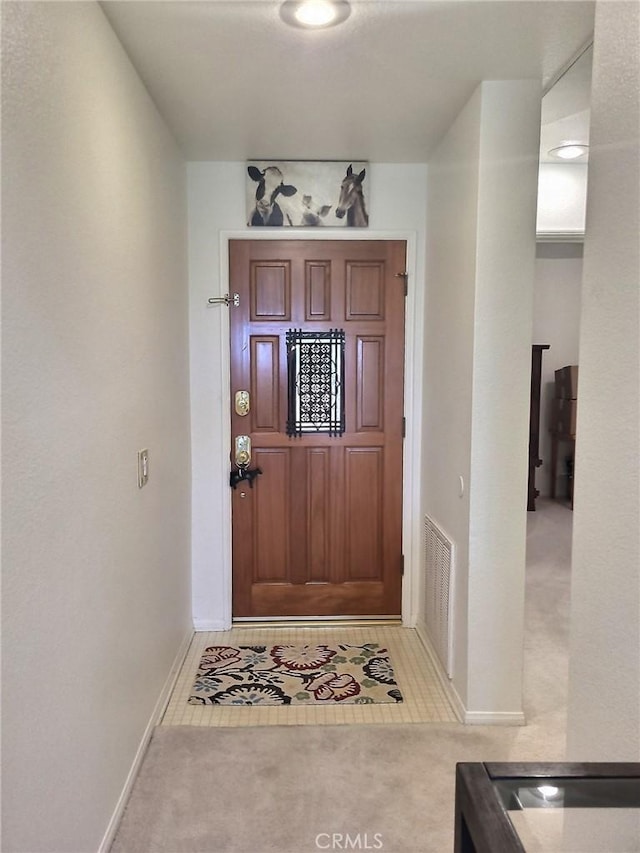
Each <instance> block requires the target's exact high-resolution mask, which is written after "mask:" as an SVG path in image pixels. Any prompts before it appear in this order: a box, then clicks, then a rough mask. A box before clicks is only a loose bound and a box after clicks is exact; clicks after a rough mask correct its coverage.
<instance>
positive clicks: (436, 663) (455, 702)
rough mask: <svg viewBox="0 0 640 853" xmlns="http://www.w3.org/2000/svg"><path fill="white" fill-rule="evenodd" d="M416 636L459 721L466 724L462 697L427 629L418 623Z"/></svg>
mask: <svg viewBox="0 0 640 853" xmlns="http://www.w3.org/2000/svg"><path fill="white" fill-rule="evenodd" d="M416 634H417V635H418V638H419V640H420V642H421V643H422V646H423V648H424V650H425V652H426V653H427V655H428V656H429V660H430V661H431V665H432V666H433V668H434V670H435V673H436V676H437V678H438V681H439V682H440V686H441V687H442V689H443V690H444V692H445V693H446V694H447V697H448V699H449V701H450V702H451V705H452V707H453V710H454V712H455V714H456V716H457V718H458V720H459V721H460V722H461V723H464V722H465V719H464V705H462V703H461V702H460V697H459V696H458V693H457V691H456V689H455V687H454V686H453V684H452V682H451V679H450V678H449V676H448V675H447V673H446V672H445V671H444V667H443V666H442V664H441V663H440V659H439V658H438V656H437V654H436V653H435V652H434V650H433V647H432V645H431V641H430V640H429V636H428V634H427V632H426V629H425V627H424V625H423V624H422V623H421V622H417V624H416Z"/></svg>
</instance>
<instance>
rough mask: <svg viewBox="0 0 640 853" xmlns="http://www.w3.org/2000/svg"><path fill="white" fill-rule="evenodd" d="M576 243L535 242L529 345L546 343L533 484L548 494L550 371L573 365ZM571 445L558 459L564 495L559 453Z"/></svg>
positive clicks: (578, 290)
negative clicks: (538, 444) (539, 465)
mask: <svg viewBox="0 0 640 853" xmlns="http://www.w3.org/2000/svg"><path fill="white" fill-rule="evenodd" d="M582 251H583V248H582V244H581V243H538V245H537V247H536V277H535V285H534V294H533V343H534V344H550V346H551V349H548V350H545V351H544V352H543V354H542V383H541V389H540V390H541V395H540V458H541V459H542V465H541V467H540V468H538V469H537V470H536V488H538V489H539V491H540V494H541V495H542V496H547V495H549V490H550V483H551V437H550V435H549V426H550V421H551V405H552V400H553V397H554V396H555V371H556V370H557V369H558V368H560V367H564V366H565V365H567V364H578V359H579V355H578V350H579V346H578V344H579V337H580V299H581V294H582ZM570 452H571V447H570V446H568V445H566V446H565V445H562V446H561V448H560V456H559V463H558V474H559V475H560V474H561V473H562V475H563V476H562V478H561V477H560V476H558V481H557V484H556V489H557V490H558V491H557V492H556V494H557V495H558V496H559V497H560V496H561V495H565V494H566V488H567V483H566V476H565V473H566V472H565V467H564V464H563V461H562V460H563V459H564V456H565V455H566V454H567V453H570Z"/></svg>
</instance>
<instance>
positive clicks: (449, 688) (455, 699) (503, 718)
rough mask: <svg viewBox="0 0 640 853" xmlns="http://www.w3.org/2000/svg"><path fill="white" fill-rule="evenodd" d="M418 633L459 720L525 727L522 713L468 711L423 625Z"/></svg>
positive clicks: (490, 724) (484, 724)
mask: <svg viewBox="0 0 640 853" xmlns="http://www.w3.org/2000/svg"><path fill="white" fill-rule="evenodd" d="M416 633H417V635H418V637H419V638H420V641H421V643H422V645H423V646H424V649H425V651H426V653H427V654H428V655H429V659H430V660H431V663H432V664H433V668H434V669H435V672H436V675H437V677H438V681H439V682H440V684H441V685H442V688H443V690H444V691H445V693H446V694H447V697H448V698H449V701H450V702H451V705H452V707H453V710H454V711H455V714H456V716H457V718H458V719H459V720H460V722H461V723H464V724H465V725H466V726H524V725H526V720H525V716H524V713H523V712H522V711H468V710H467V708H466V707H465V704H464V702H463V701H462V699H461V698H460V695H459V693H458V691H457V690H456V688H455V685H454V684H453V682H452V681H451V680H450V679H449V677H448V676H447V674H446V672H445V671H444V668H443V666H442V664H441V663H440V660H439V658H438V656H437V655H436V653H435V652H434V651H433V648H432V646H431V642H430V640H429V637H428V635H427V632H426V630H425V628H424V626H423V625H421V624H420V623H418V624H417V625H416Z"/></svg>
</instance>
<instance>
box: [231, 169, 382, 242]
mask: <svg viewBox="0 0 640 853" xmlns="http://www.w3.org/2000/svg"><path fill="white" fill-rule="evenodd" d="M368 171H369V170H368V163H367V162H363V161H355V160H351V161H346V160H345V161H336V160H318V161H313V160H310V161H301V160H249V161H247V170H246V203H247V225H248V226H249V227H252V228H254V227H258V228H259V227H276V228H287V227H290V228H318V227H325V228H326V227H330V228H367V227H368V225H369V213H368V207H367V198H368V189H369V175H368Z"/></svg>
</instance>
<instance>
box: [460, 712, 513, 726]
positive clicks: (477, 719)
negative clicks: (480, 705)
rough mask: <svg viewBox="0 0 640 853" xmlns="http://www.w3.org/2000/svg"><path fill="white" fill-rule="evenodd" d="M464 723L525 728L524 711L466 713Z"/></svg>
mask: <svg viewBox="0 0 640 853" xmlns="http://www.w3.org/2000/svg"><path fill="white" fill-rule="evenodd" d="M464 721H465V723H466V724H467V725H469V726H524V725H526V720H525V718H524V713H523V712H522V711H465V715H464Z"/></svg>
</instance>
